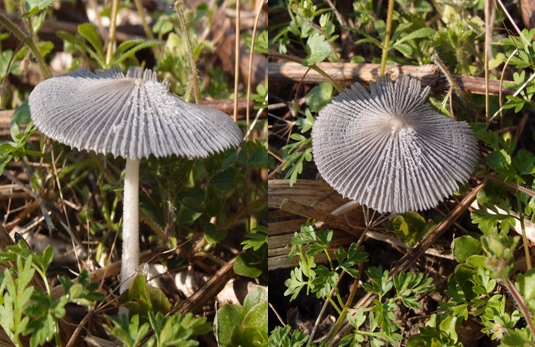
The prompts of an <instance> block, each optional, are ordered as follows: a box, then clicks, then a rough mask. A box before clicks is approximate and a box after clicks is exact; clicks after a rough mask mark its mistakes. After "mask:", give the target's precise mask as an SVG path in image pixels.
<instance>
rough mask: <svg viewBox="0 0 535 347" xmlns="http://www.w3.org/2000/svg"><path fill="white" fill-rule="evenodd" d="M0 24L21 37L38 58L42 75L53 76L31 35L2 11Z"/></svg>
mask: <svg viewBox="0 0 535 347" xmlns="http://www.w3.org/2000/svg"><path fill="white" fill-rule="evenodd" d="M0 24H1V25H3V26H5V27H6V28H7V29H8V30H9V31H10V32H11V33H12V34H13V35H15V36H16V37H17V39H19V40H20V41H21V42H22V43H24V44H25V45H26V46H28V48H29V49H30V51H31V52H32V54H33V56H34V57H35V59H36V60H37V63H38V64H39V70H40V71H41V75H42V76H43V78H44V79H47V78H50V77H52V73H51V72H50V70H49V69H48V66H47V65H46V62H45V58H44V57H43V56H42V55H41V52H39V49H38V48H37V46H36V44H35V42H33V40H32V38H31V36H28V35H26V34H25V33H24V32H23V31H22V30H20V29H19V27H18V26H16V25H15V24H14V23H13V22H11V21H10V20H9V19H8V18H7V17H6V16H5V14H4V13H2V12H0Z"/></svg>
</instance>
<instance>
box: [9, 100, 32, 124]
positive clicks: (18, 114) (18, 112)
mask: <svg viewBox="0 0 535 347" xmlns="http://www.w3.org/2000/svg"><path fill="white" fill-rule="evenodd" d="M31 120H32V118H31V115H30V107H29V106H28V100H26V101H24V102H23V103H22V104H20V106H19V107H17V108H16V109H15V112H14V113H13V115H12V116H11V121H13V122H15V123H17V124H18V125H24V124H28V123H30V122H31Z"/></svg>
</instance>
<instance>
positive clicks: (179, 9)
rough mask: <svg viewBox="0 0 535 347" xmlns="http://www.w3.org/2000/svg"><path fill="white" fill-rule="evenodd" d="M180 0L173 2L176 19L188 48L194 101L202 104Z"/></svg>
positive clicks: (195, 66) (195, 67)
mask: <svg viewBox="0 0 535 347" xmlns="http://www.w3.org/2000/svg"><path fill="white" fill-rule="evenodd" d="M182 4H183V1H182V0H178V1H176V2H175V9H176V13H177V14H178V19H179V20H180V26H181V27H182V31H183V32H184V36H185V37H186V47H187V48H188V58H189V65H190V69H191V74H192V77H193V94H194V96H195V102H196V103H197V104H202V96H201V89H200V87H199V76H198V74H197V65H196V64H195V57H194V55H193V48H192V47H191V40H190V38H189V32H188V26H187V25H186V18H185V17H184V12H183V11H182Z"/></svg>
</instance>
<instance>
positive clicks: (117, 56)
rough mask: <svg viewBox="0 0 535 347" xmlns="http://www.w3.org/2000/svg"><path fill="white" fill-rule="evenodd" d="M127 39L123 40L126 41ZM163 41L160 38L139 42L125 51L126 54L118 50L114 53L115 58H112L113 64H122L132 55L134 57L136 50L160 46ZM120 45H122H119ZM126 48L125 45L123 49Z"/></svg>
mask: <svg viewBox="0 0 535 347" xmlns="http://www.w3.org/2000/svg"><path fill="white" fill-rule="evenodd" d="M126 42H127V41H125V42H123V44H124V43H126ZM162 44H163V43H162V42H161V41H158V40H148V41H143V43H139V44H136V45H135V46H134V47H132V48H130V49H129V50H128V51H127V52H125V53H124V54H121V53H122V52H116V53H115V54H114V57H113V60H112V64H111V65H112V66H115V65H119V64H121V63H122V62H123V61H125V60H126V59H129V58H131V57H133V56H134V55H135V54H136V52H138V51H140V50H142V49H147V48H151V47H156V46H160V45H162ZM119 47H120V46H119ZM124 49H125V48H124V47H123V50H124Z"/></svg>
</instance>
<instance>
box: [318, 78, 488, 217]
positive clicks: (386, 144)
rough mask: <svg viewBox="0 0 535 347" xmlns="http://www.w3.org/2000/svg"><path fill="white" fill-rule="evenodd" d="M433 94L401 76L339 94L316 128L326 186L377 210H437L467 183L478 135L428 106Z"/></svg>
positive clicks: (461, 123)
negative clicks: (366, 87)
mask: <svg viewBox="0 0 535 347" xmlns="http://www.w3.org/2000/svg"><path fill="white" fill-rule="evenodd" d="M428 93H429V87H427V88H425V89H423V90H422V88H421V85H420V82H419V81H418V80H416V79H413V78H410V77H408V76H403V75H401V76H399V77H398V78H397V81H396V83H393V82H392V80H391V79H390V77H389V76H385V77H380V78H378V79H377V83H373V82H371V83H370V92H368V91H367V90H366V89H364V87H363V86H362V85H360V84H359V83H355V84H354V85H352V86H351V88H350V89H347V90H346V91H345V92H343V93H340V94H339V95H337V96H336V97H335V98H334V99H333V101H332V102H331V103H330V104H328V105H327V106H325V107H324V109H323V110H322V111H321V112H320V113H319V116H318V118H317V119H316V122H315V124H314V127H313V129H312V151H313V155H314V160H315V162H316V165H317V167H318V170H319V172H320V174H321V175H322V177H323V178H324V179H325V180H326V181H327V183H329V184H330V185H331V186H332V187H333V188H334V189H335V190H337V191H338V192H339V193H341V194H342V195H343V196H344V197H348V198H350V199H352V200H355V201H357V202H359V203H361V204H363V205H366V206H368V207H371V208H373V209H374V210H376V211H378V212H394V213H403V212H406V211H408V210H415V211H421V210H426V209H429V208H432V207H434V206H436V205H437V204H438V202H440V201H442V200H443V199H444V198H446V197H448V196H450V195H451V194H452V193H453V192H454V191H456V190H458V189H459V182H462V183H464V182H467V181H468V179H469V178H470V174H471V173H472V172H473V170H474V169H475V166H476V164H477V160H478V148H477V142H476V139H475V138H474V136H473V132H472V130H471V129H470V126H469V125H468V124H467V123H466V122H459V121H456V120H454V119H452V118H449V117H447V116H445V115H443V114H440V113H439V112H438V111H437V110H435V109H434V108H432V107H431V106H430V105H428V104H425V103H424V102H425V98H426V97H427V94H428Z"/></svg>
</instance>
